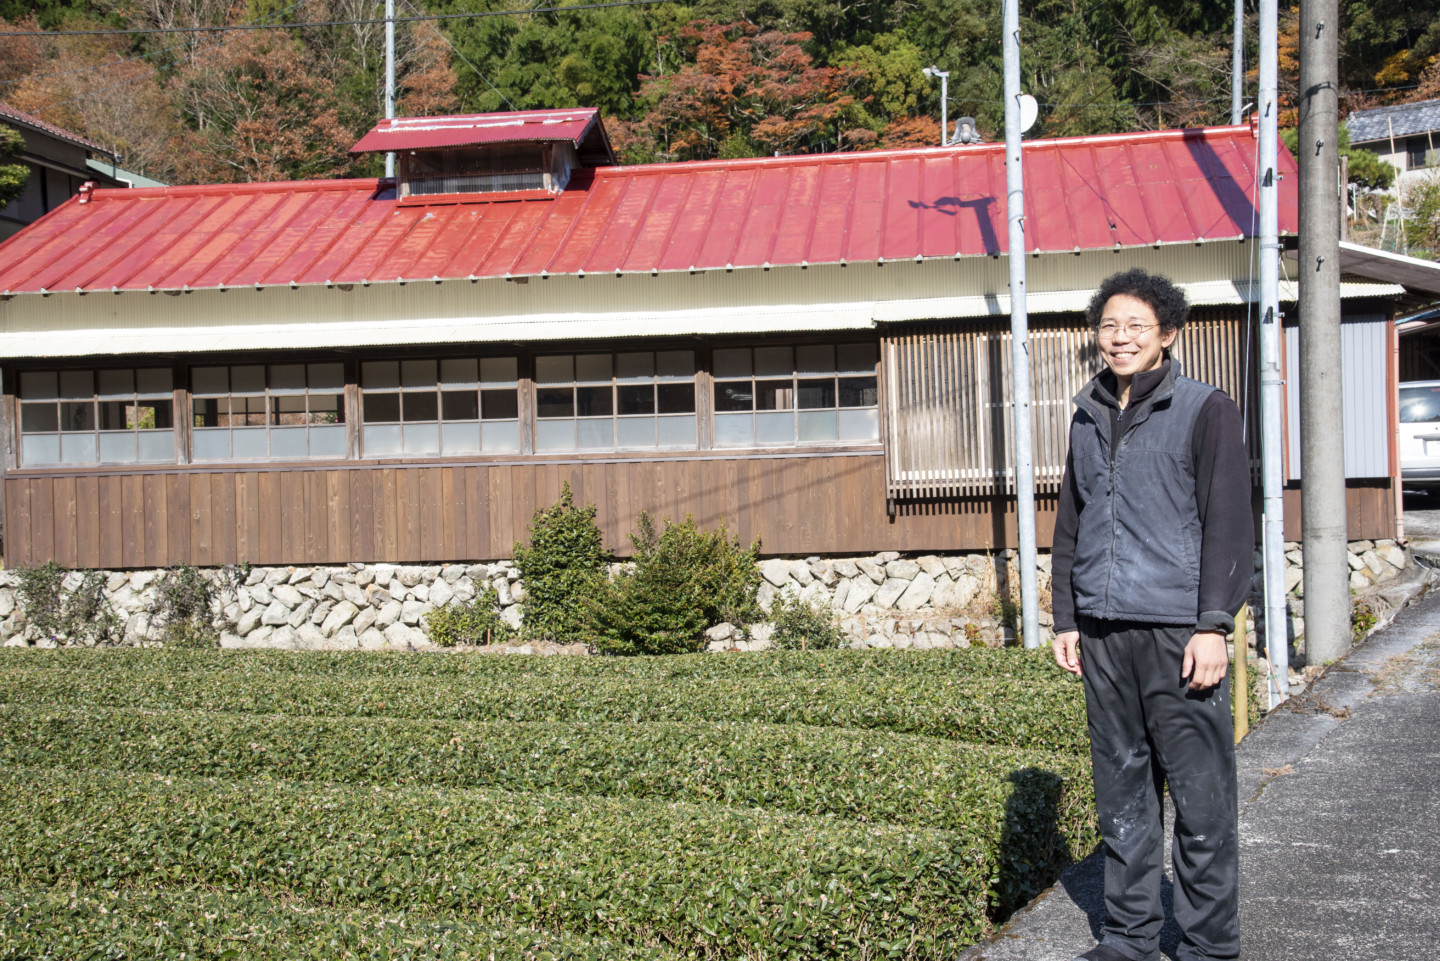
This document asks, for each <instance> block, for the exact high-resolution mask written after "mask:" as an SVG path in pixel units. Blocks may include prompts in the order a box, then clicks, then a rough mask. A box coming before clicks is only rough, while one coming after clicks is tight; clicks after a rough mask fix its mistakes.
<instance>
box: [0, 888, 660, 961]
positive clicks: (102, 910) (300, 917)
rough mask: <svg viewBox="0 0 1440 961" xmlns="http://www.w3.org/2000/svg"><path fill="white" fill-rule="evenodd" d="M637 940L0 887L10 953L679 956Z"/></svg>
mask: <svg viewBox="0 0 1440 961" xmlns="http://www.w3.org/2000/svg"><path fill="white" fill-rule="evenodd" d="M679 957H680V955H678V954H676V953H675V952H674V951H673V950H671V949H669V948H664V947H651V948H645V947H635V946H633V945H628V944H624V943H622V942H618V941H615V940H613V939H608V938H587V937H583V936H579V935H573V934H566V933H563V932H562V933H555V932H549V931H542V930H537V929H535V928H526V927H519V926H517V925H515V924H514V923H513V922H510V921H508V920H506V919H504V918H494V917H487V918H486V919H484V920H482V919H479V918H473V917H458V916H445V915H432V914H427V913H426V912H423V911H418V910H412V911H406V912H405V914H404V915H403V916H400V915H396V914H395V913H394V912H389V913H381V912H377V911H373V910H349V911H342V910H334V909H326V908H317V907H314V906H311V905H307V904H304V903H301V902H297V901H295V900H294V899H290V900H286V901H283V902H274V901H270V900H269V899H267V898H262V897H257V896H255V895H249V894H217V893H210V892H198V891H178V890H173V889H162V890H159V891H113V890H110V891H107V890H93V889H91V890H77V891H56V890H47V889H36V888H24V889H18V890H17V889H14V888H11V889H7V890H0V959H11V958H14V959H19V958H26V959H32V961H70V959H76V958H86V959H94V961H100V959H106V961H111V959H113V961H122V959H134V958H155V959H175V961H180V959H193V958H220V959H225V961H229V959H232V958H233V959H236V961H239V959H247V958H254V959H277V961H278V959H282V958H283V959H302V961H303V959H311V961H333V959H335V958H349V959H355V961H366V959H373V961H394V959H410V961H420V959H426V958H434V959H437V961H438V959H446V961H609V959H612V958H613V959H618V961H671V959H678V958H679Z"/></svg>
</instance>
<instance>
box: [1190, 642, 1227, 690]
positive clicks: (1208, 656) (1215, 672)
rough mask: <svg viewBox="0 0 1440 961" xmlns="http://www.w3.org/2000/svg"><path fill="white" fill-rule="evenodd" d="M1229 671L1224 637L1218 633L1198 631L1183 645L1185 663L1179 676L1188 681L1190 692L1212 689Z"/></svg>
mask: <svg viewBox="0 0 1440 961" xmlns="http://www.w3.org/2000/svg"><path fill="white" fill-rule="evenodd" d="M1229 669H1230V656H1229V652H1227V651H1226V649H1225V635H1224V634H1221V633H1220V632H1219V631H1200V632H1198V633H1197V634H1195V635H1194V636H1193V637H1191V638H1190V643H1189V644H1186V645H1185V662H1184V664H1183V665H1182V666H1181V668H1180V675H1181V677H1188V678H1189V679H1190V690H1192V691H1203V690H1205V689H1206V688H1207V687H1214V686H1215V685H1216V684H1219V683H1220V681H1221V680H1222V679H1223V678H1224V677H1225V672H1226V671H1228V670H1229Z"/></svg>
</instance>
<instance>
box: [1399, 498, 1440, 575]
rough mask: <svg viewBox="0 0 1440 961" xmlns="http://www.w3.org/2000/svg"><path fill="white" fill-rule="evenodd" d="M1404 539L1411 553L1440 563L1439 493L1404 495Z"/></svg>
mask: <svg viewBox="0 0 1440 961" xmlns="http://www.w3.org/2000/svg"><path fill="white" fill-rule="evenodd" d="M1405 539H1406V541H1407V542H1408V546H1409V548H1410V550H1411V551H1414V552H1416V553H1420V554H1424V555H1426V556H1427V557H1431V558H1435V559H1436V560H1437V561H1440V493H1435V494H1406V495H1405Z"/></svg>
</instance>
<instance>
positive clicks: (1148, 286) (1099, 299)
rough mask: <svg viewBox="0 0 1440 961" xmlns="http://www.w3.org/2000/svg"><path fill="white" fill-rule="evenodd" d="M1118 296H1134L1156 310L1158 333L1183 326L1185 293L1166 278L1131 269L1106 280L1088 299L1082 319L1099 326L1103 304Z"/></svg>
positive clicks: (1138, 269) (1185, 312) (1187, 311)
mask: <svg viewBox="0 0 1440 961" xmlns="http://www.w3.org/2000/svg"><path fill="white" fill-rule="evenodd" d="M1117 294H1124V295H1126V296H1128V297H1134V298H1135V299H1136V300H1138V301H1141V302H1143V303H1144V304H1145V305H1146V306H1148V307H1149V308H1150V309H1151V310H1153V311H1155V319H1156V320H1158V321H1160V330H1161V331H1162V332H1164V333H1169V332H1170V331H1172V330H1179V329H1180V328H1181V327H1184V326H1185V317H1186V315H1187V314H1189V313H1190V305H1189V304H1188V303H1186V302H1185V292H1184V291H1182V290H1181V289H1180V288H1179V287H1176V286H1175V285H1174V284H1173V283H1171V282H1170V279H1169V278H1168V277H1162V276H1160V275H1159V274H1147V273H1146V272H1145V271H1143V270H1141V269H1140V268H1139V267H1134V268H1131V269H1130V270H1127V271H1125V272H1124V273H1120V274H1115V275H1113V276H1111V277H1107V278H1105V282H1104V283H1102V284H1101V285H1100V289H1099V290H1097V291H1095V296H1094V297H1091V298H1090V305H1089V306H1088V307H1086V308H1085V320H1086V321H1087V322H1088V323H1089V324H1090V326H1091V327H1092V328H1094V327H1099V326H1100V317H1101V315H1102V314H1103V313H1104V312H1105V304H1106V303H1108V302H1109V300H1110V298H1111V297H1114V296H1116V295H1117Z"/></svg>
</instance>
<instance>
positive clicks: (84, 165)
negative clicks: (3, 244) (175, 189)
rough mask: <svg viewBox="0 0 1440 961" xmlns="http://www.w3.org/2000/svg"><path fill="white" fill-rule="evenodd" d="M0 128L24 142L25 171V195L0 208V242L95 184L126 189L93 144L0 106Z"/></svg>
mask: <svg viewBox="0 0 1440 961" xmlns="http://www.w3.org/2000/svg"><path fill="white" fill-rule="evenodd" d="M0 124H4V125H6V126H8V127H14V128H15V129H16V130H18V131H20V135H21V136H22V137H24V138H25V152H24V153H23V154H22V155H21V160H22V162H23V163H25V164H26V165H27V166H29V168H30V180H29V182H28V183H27V184H26V187H25V192H24V193H23V194H21V195H20V196H19V197H18V198H16V199H15V200H13V201H11V202H10V203H9V204H8V205H6V206H5V207H4V208H3V209H0V240H4V239H5V238H6V237H10V236H12V235H14V234H16V233H19V232H20V229H21V228H22V227H24V226H25V225H26V224H31V223H34V222H35V221H37V220H39V219H40V218H41V217H43V216H44V215H45V214H47V213H49V212H50V211H52V210H54V209H55V208H56V207H58V206H60V205H61V204H63V203H64V202H65V201H67V200H69V199H70V198H71V197H73V196H75V195H76V194H78V193H79V192H80V185H81V184H83V183H85V182H86V181H94V182H95V183H96V184H99V185H100V186H104V187H128V186H130V183H128V182H127V176H128V175H126V176H117V173H118V174H124V172H123V171H119V170H118V168H116V167H115V166H114V164H115V159H116V158H115V155H114V153H112V152H111V151H108V150H106V149H105V148H104V147H102V146H100V145H99V144H97V143H92V142H91V141H89V140H86V139H85V138H84V137H80V136H77V135H76V134H73V133H71V132H70V131H68V130H62V129H61V128H59V127H57V126H55V125H54V124H52V123H47V122H46V121H44V120H41V119H40V118H39V117H36V116H32V115H31V114H28V113H25V112H24V111H23V110H16V109H15V108H14V107H11V106H9V105H7V104H4V103H0Z"/></svg>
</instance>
